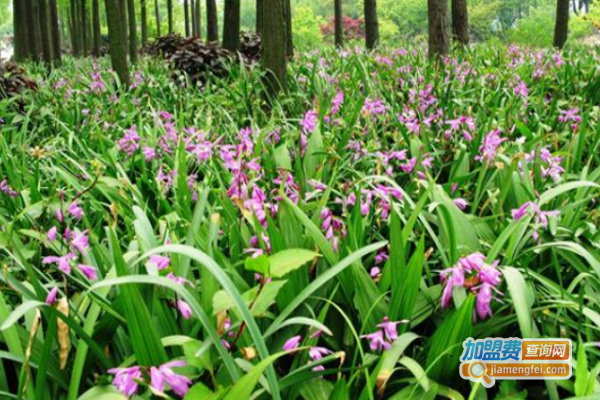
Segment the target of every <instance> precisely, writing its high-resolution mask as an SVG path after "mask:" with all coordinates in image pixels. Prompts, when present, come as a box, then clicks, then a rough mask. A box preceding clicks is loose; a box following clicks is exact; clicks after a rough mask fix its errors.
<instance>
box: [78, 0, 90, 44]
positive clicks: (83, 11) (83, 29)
mask: <svg viewBox="0 0 600 400" xmlns="http://www.w3.org/2000/svg"><path fill="white" fill-rule="evenodd" d="M85 2H86V1H85V0H81V7H80V9H79V12H80V16H79V18H80V20H79V23H80V25H79V27H80V34H81V51H82V53H83V56H86V55H87V54H88V50H89V43H88V35H87V28H88V23H87V8H86V4H85Z"/></svg>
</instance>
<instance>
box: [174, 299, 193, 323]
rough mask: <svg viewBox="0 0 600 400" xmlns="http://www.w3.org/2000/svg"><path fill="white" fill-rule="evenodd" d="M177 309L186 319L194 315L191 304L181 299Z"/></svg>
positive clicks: (178, 301)
mask: <svg viewBox="0 0 600 400" xmlns="http://www.w3.org/2000/svg"><path fill="white" fill-rule="evenodd" d="M177 309H178V310H179V312H180V313H181V315H182V316H183V318H185V319H190V317H191V316H192V309H191V308H190V305H189V304H188V303H186V302H185V301H183V300H181V299H178V300H177Z"/></svg>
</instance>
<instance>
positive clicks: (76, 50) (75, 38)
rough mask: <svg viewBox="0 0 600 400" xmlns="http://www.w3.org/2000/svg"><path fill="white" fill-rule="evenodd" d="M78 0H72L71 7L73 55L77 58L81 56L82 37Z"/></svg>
mask: <svg viewBox="0 0 600 400" xmlns="http://www.w3.org/2000/svg"><path fill="white" fill-rule="evenodd" d="M78 3H79V2H78V0H71V1H70V3H69V5H70V17H71V18H70V20H71V21H70V22H71V23H70V26H71V48H72V49H73V55H74V56H75V57H80V56H81V50H80V49H81V47H80V44H81V36H80V35H79V18H78V17H77V16H78V15H79V13H78V10H79V7H78V5H77V4H78Z"/></svg>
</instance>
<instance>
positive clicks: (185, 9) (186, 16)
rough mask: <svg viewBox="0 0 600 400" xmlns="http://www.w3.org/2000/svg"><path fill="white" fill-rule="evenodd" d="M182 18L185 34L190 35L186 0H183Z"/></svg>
mask: <svg viewBox="0 0 600 400" xmlns="http://www.w3.org/2000/svg"><path fill="white" fill-rule="evenodd" d="M183 19H184V25H185V36H186V37H189V36H191V33H190V4H189V2H188V0H183Z"/></svg>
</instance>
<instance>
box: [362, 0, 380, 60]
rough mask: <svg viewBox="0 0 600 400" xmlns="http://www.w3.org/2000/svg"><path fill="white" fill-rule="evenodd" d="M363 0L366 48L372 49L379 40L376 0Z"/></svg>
mask: <svg viewBox="0 0 600 400" xmlns="http://www.w3.org/2000/svg"><path fill="white" fill-rule="evenodd" d="M364 1H365V4H364V6H365V34H366V45H367V49H369V50H373V49H374V48H375V47H377V44H378V42H379V19H378V18H377V0H364Z"/></svg>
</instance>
